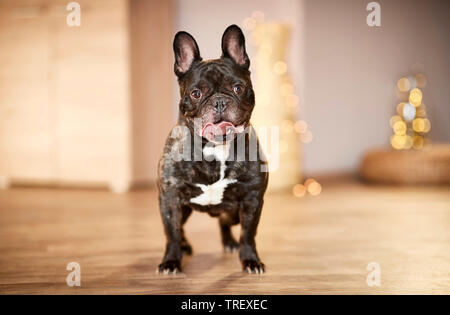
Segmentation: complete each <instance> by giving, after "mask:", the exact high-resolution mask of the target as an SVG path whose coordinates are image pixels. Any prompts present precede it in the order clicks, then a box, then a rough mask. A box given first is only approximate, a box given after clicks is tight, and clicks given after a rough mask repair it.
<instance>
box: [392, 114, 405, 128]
mask: <svg viewBox="0 0 450 315" xmlns="http://www.w3.org/2000/svg"><path fill="white" fill-rule="evenodd" d="M397 121H403V119H402V117H400V116H399V115H395V116H392V117H391V119H389V126H391V127H392V128H393V127H394V124H395V123H396V122H397Z"/></svg>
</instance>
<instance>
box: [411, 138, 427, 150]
mask: <svg viewBox="0 0 450 315" xmlns="http://www.w3.org/2000/svg"><path fill="white" fill-rule="evenodd" d="M423 144H424V140H423V137H422V136H419V135H416V136H414V138H413V148H414V149H416V150H422V149H423Z"/></svg>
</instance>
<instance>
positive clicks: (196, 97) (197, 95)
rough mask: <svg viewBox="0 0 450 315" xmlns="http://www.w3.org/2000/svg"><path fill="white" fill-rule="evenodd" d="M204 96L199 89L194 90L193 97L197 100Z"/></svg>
mask: <svg viewBox="0 0 450 315" xmlns="http://www.w3.org/2000/svg"><path fill="white" fill-rule="evenodd" d="M201 96H202V91H200V90H199V89H195V90H192V92H191V97H192V98H195V99H199V98H200V97H201Z"/></svg>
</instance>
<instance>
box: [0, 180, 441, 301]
mask: <svg viewBox="0 0 450 315" xmlns="http://www.w3.org/2000/svg"><path fill="white" fill-rule="evenodd" d="M322 186H323V190H322V194H321V195H319V196H317V197H312V196H307V197H304V198H300V199H299V198H295V197H294V196H292V195H291V194H281V193H279V194H271V195H268V196H267V198H266V203H265V208H264V210H263V215H262V219H261V224H260V228H259V233H258V237H257V243H258V248H259V252H260V256H261V258H262V259H263V261H264V262H265V264H266V266H267V273H266V274H264V275H247V274H244V273H242V272H241V271H240V264H239V261H238V258H237V255H236V254H228V253H227V254H225V253H223V252H222V248H221V245H220V240H219V230H218V223H217V222H216V219H213V218H210V217H209V216H208V215H205V214H201V213H195V214H194V215H193V216H192V217H191V218H190V220H189V221H188V223H187V227H186V231H187V236H188V238H189V239H190V241H191V243H192V244H193V247H194V255H193V256H192V257H187V258H185V259H184V262H183V266H184V273H183V274H181V275H177V276H161V275H157V274H155V269H156V266H157V265H158V263H159V262H160V259H161V257H162V253H163V248H164V236H163V230H162V225H161V221H160V217H159V210H158V205H157V195H156V192H155V191H153V190H148V191H135V192H132V193H129V194H125V195H114V194H111V193H109V192H106V191H105V192H103V191H86V190H75V191H73V190H53V189H42V188H41V189H32V188H14V189H11V190H6V191H0V293H63V294H81V293H88V294H90V293H148V294H162V293H167V294H171V293H185V294H186V293H191V294H207V293H212V294H240V293H242V294H270V293H272V294H280V293H290V294H303V293H310V294H311V293H321V294H326V293H344V294H347V293H356V294H362V293H367V294H376V293H447V294H449V293H450V188H449V187H440V188H436V187H435V188H430V187H428V188H424V187H414V188H400V187H380V186H366V185H363V184H359V183H356V182H348V181H346V182H339V181H337V182H329V183H327V182H322ZM234 232H235V235H236V236H238V233H239V231H238V228H236V229H235V230H234ZM69 262H78V263H79V264H80V265H81V287H68V286H67V284H66V276H67V275H68V273H69V271H67V270H66V266H67V264H68V263H69ZM371 262H375V263H377V264H379V266H380V271H381V274H380V275H381V286H380V287H370V286H368V284H367V276H368V275H369V273H370V271H368V270H367V266H368V264H369V263H371Z"/></svg>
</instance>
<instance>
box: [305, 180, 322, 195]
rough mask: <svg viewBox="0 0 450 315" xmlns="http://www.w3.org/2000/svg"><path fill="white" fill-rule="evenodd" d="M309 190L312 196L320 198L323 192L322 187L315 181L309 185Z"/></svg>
mask: <svg viewBox="0 0 450 315" xmlns="http://www.w3.org/2000/svg"><path fill="white" fill-rule="evenodd" d="M307 190H308V192H309V193H310V194H311V195H313V196H318V195H319V194H320V193H321V192H322V186H321V185H320V184H319V183H318V182H316V181H313V182H312V183H310V184H309V185H308V187H307Z"/></svg>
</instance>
